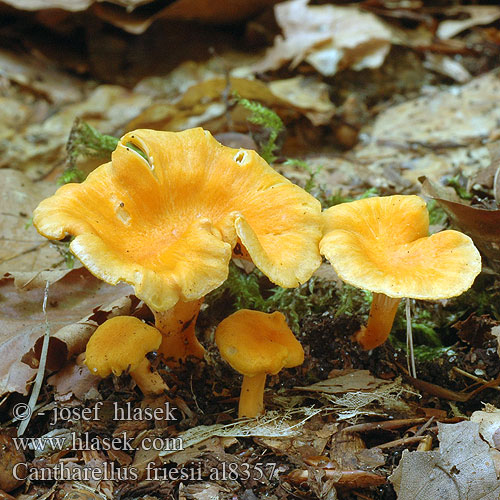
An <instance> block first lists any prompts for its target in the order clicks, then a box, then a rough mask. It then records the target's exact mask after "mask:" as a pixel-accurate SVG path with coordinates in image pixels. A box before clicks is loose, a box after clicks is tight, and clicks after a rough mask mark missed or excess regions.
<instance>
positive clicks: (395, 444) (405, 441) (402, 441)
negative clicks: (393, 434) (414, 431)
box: [374, 436, 426, 450]
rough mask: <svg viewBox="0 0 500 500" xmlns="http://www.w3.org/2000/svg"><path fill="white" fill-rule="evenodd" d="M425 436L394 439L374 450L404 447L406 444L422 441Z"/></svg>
mask: <svg viewBox="0 0 500 500" xmlns="http://www.w3.org/2000/svg"><path fill="white" fill-rule="evenodd" d="M425 438H426V436H410V437H406V438H401V439H396V440H394V441H389V442H388V443H382V444H379V445H377V446H374V448H380V449H381V450H385V449H386V448H397V447H398V446H406V445H407V444H413V443H419V442H420V441H423V440H424V439H425Z"/></svg>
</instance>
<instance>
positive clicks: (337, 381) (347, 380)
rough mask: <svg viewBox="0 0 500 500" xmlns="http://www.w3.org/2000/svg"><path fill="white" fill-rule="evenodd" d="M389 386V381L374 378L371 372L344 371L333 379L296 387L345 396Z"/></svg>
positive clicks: (302, 389)
mask: <svg viewBox="0 0 500 500" xmlns="http://www.w3.org/2000/svg"><path fill="white" fill-rule="evenodd" d="M345 372H347V373H345ZM344 373H345V374H344ZM389 384H390V382H387V380H382V379H381V378H376V377H374V376H373V375H372V374H371V373H370V371H369V370H344V371H343V372H341V374H339V375H337V376H334V377H332V378H328V379H326V380H322V381H321V382H317V383H316V384H312V385H308V386H307V387H295V389H298V390H301V391H308V392H322V393H324V394H344V393H346V392H352V391H373V390H375V389H378V388H379V387H381V386H385V385H389Z"/></svg>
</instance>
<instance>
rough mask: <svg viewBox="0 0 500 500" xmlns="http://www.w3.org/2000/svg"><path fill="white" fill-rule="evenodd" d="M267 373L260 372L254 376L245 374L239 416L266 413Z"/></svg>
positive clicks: (254, 415) (253, 415)
mask: <svg viewBox="0 0 500 500" xmlns="http://www.w3.org/2000/svg"><path fill="white" fill-rule="evenodd" d="M265 385H266V374H265V373H259V374H258V375H254V376H253V377H249V376H248V375H244V376H243V384H242V386H241V394H240V404H239V407H238V417H239V418H241V417H256V416H257V415H260V414H261V413H264V387H265Z"/></svg>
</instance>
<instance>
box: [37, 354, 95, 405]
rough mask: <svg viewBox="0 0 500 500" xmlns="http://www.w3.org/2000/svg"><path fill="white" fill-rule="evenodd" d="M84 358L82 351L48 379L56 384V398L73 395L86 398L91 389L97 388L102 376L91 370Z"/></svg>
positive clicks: (50, 382) (49, 382)
mask: <svg viewBox="0 0 500 500" xmlns="http://www.w3.org/2000/svg"><path fill="white" fill-rule="evenodd" d="M84 359H85V354H83V353H82V354H81V355H80V356H78V357H77V358H76V359H75V360H74V361H70V362H69V363H68V364H67V365H66V366H65V367H64V368H62V369H61V370H59V371H58V372H57V373H54V375H52V376H51V377H49V378H48V379H47V383H48V384H49V385H52V386H54V390H55V394H54V398H55V399H56V400H58V399H62V398H63V399H66V398H67V397H69V396H72V395H74V396H75V397H76V398H78V399H80V400H84V399H85V396H86V394H87V393H88V392H89V391H90V390H92V389H97V386H98V385H99V382H100V381H101V377H99V376H97V375H94V374H93V373H91V372H90V370H89V369H88V368H87V365H86V364H85V363H84Z"/></svg>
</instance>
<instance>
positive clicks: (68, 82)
mask: <svg viewBox="0 0 500 500" xmlns="http://www.w3.org/2000/svg"><path fill="white" fill-rule="evenodd" d="M66 3H67V2H66ZM0 68H1V70H0V74H1V75H2V77H3V78H6V79H7V80H9V81H12V82H16V83H17V84H19V85H22V86H23V87H24V88H27V89H29V90H31V92H32V93H33V94H36V95H42V96H44V97H45V99H47V100H49V101H50V102H52V103H53V104H57V105H61V104H68V103H71V102H77V101H79V100H81V99H82V98H83V95H84V90H85V84H84V83H82V80H79V79H77V78H74V77H71V76H70V75H68V74H67V73H65V72H62V71H59V70H58V69H56V68H55V67H53V66H52V65H51V64H50V63H49V62H48V61H41V60H38V59H35V58H34V57H32V56H29V55H25V54H23V55H21V54H15V53H14V52H9V51H7V50H5V49H0Z"/></svg>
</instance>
